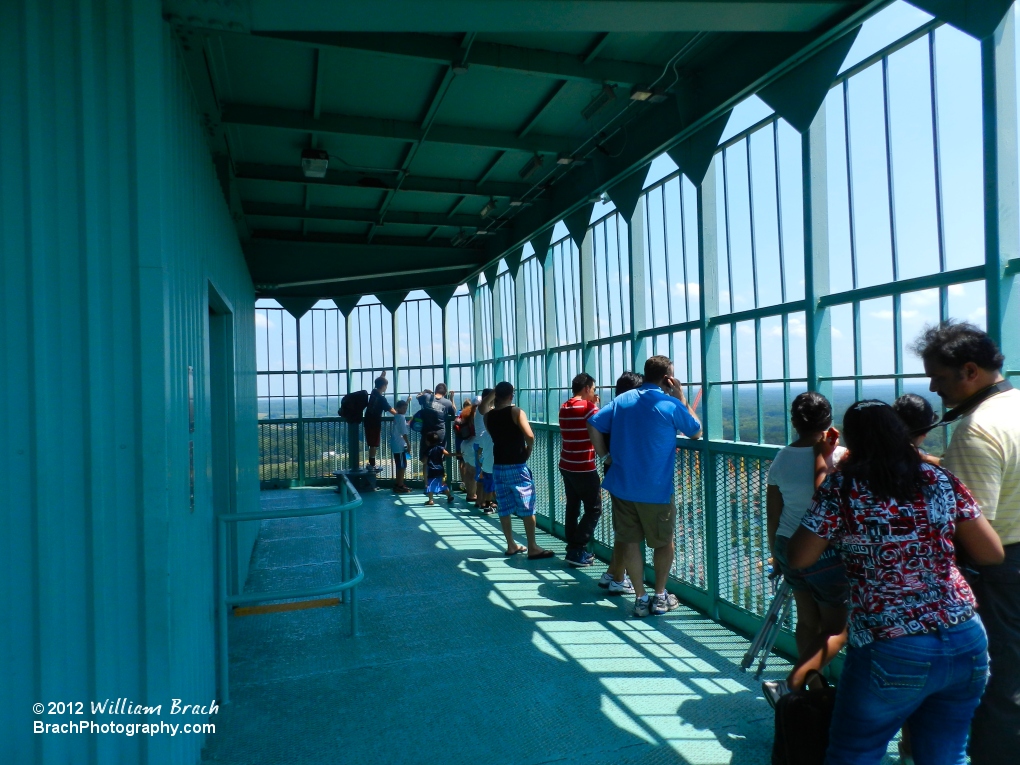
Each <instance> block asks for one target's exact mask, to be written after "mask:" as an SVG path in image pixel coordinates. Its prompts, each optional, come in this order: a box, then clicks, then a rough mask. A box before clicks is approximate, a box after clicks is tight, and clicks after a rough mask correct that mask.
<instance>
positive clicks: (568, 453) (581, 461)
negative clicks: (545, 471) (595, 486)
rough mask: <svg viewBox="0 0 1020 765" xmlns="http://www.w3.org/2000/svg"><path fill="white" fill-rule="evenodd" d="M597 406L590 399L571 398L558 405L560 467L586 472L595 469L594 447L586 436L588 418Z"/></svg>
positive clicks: (571, 471) (595, 410)
mask: <svg viewBox="0 0 1020 765" xmlns="http://www.w3.org/2000/svg"><path fill="white" fill-rule="evenodd" d="M598 410H599V408H598V407H597V406H595V404H594V403H593V402H591V401H584V400H583V399H579V398H572V399H570V400H568V401H567V402H566V403H565V404H564V405H563V406H561V407H560V435H561V436H562V438H563V448H562V450H561V452H560V469H561V470H566V471H567V472H568V473H587V472H589V471H591V470H594V469H595V447H594V446H592V445H591V439H590V438H588V418H589V417H591V416H592V415H593V414H595V412H597V411H598Z"/></svg>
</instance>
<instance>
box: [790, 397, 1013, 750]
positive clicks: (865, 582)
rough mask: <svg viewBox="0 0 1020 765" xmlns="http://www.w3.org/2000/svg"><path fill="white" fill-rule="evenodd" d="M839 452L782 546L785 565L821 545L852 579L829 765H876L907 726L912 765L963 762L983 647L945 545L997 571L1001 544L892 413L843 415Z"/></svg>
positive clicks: (875, 408) (816, 553)
mask: <svg viewBox="0 0 1020 765" xmlns="http://www.w3.org/2000/svg"><path fill="white" fill-rule="evenodd" d="M843 438H844V440H845V442H846V445H847V448H848V450H849V454H848V455H847V456H846V457H845V458H844V459H843V461H842V462H841V463H840V465H839V466H838V469H837V470H836V472H834V473H833V474H832V475H830V476H829V477H828V478H826V479H825V481H824V483H823V484H822V485H821V487H820V488H819V490H818V492H817V493H816V494H815V500H814V503H813V504H812V506H811V508H810V509H809V510H808V512H807V514H806V515H805V516H804V519H803V520H802V521H801V527H800V528H799V529H798V530H797V532H796V533H795V534H794V536H793V538H792V539H791V540H790V545H789V559H790V564H791V565H793V566H795V567H798V568H804V567H807V566H810V565H812V564H813V563H814V562H815V561H816V560H818V558H819V557H820V556H821V554H822V553H823V552H824V551H825V549H826V548H827V547H828V546H829V545H830V544H831V545H833V546H834V547H835V548H836V550H837V551H838V552H839V554H840V557H841V558H842V559H843V563H844V565H845V566H846V571H847V578H848V579H849V581H850V639H849V648H848V650H847V660H846V663H845V665H844V667H843V673H842V675H841V677H840V683H839V687H838V689H837V692H836V706H835V709H834V711H833V715H832V726H831V728H830V732H829V749H828V752H827V754H826V764H827V765H844V763H846V764H850V763H852V764H853V765H864V764H865V763H867V764H869V765H878V763H879V762H880V761H881V759H882V757H883V755H884V754H885V751H886V747H887V745H888V743H889V741H890V740H891V739H892V737H893V736H894V735H895V734H896V731H898V730H899V729H900V728H901V727H902V726H903V724H904V723H906V722H909V725H910V731H911V734H912V740H913V749H914V761H915V762H916V763H917V765H934V764H935V763H938V764H939V765H941V764H943V763H945V765H963V763H965V762H966V751H965V750H966V742H967V730H968V728H969V726H970V721H971V718H972V717H973V715H974V710H975V708H976V707H977V705H978V702H979V701H980V699H981V694H982V693H983V692H984V688H985V684H986V682H987V678H988V651H987V638H986V635H985V629H984V626H983V625H982V624H981V620H980V618H979V617H978V615H977V613H976V612H975V610H974V596H973V594H972V593H971V590H970V587H968V585H967V583H966V582H965V581H964V579H963V577H962V576H961V574H960V572H959V570H958V569H957V567H956V556H955V545H956V544H957V543H959V544H961V545H962V546H963V549H964V551H965V552H966V553H967V554H968V555H969V556H970V557H971V558H972V559H974V560H975V561H976V562H979V563H989V564H992V563H996V562H998V561H1001V560H1002V558H1003V550H1002V544H1001V542H1000V541H999V539H998V537H997V536H996V534H995V532H994V531H993V530H992V527H991V525H990V524H989V523H988V521H987V520H986V519H985V518H984V517H983V516H982V515H981V511H980V510H979V509H978V507H977V505H976V504H975V502H974V498H973V497H972V496H971V494H970V492H969V491H967V489H966V487H964V486H963V484H962V483H960V481H958V480H957V479H956V477H955V476H953V475H952V474H951V473H949V472H948V471H946V470H944V469H942V468H940V467H936V466H934V465H930V464H927V463H924V462H922V461H921V458H920V455H919V454H918V453H917V449H915V448H914V445H913V443H912V442H911V439H910V433H909V431H908V430H907V428H906V426H905V425H904V424H903V422H902V421H901V420H900V418H899V417H898V416H897V415H896V413H895V412H894V411H893V409H892V407H890V406H889V405H888V404H885V403H883V402H881V401H858V402H857V403H855V404H854V405H853V406H851V407H850V408H849V409H848V410H847V412H846V415H845V416H844V418H843Z"/></svg>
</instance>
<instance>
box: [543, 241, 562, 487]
mask: <svg viewBox="0 0 1020 765" xmlns="http://www.w3.org/2000/svg"><path fill="white" fill-rule="evenodd" d="M542 279H543V284H544V289H543V290H542V294H543V297H544V298H545V304H544V305H543V307H542V308H543V310H544V311H545V411H546V412H548V413H549V421H550V422H552V421H553V416H554V412H555V411H557V407H556V404H555V399H554V398H553V391H552V389H553V388H556V387H558V386H559V385H560V381H559V379H558V372H557V369H556V354H555V353H553V352H552V351H550V350H549V349H550V348H555V347H556V345H557V342H556V271H555V267H554V265H553V260H552V258H551V257H546V259H545V261H544V262H543V263H542ZM552 486H553V484H550V496H552Z"/></svg>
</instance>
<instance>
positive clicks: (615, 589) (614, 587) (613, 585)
mask: <svg viewBox="0 0 1020 765" xmlns="http://www.w3.org/2000/svg"><path fill="white" fill-rule="evenodd" d="M607 588H608V590H609V592H608V593H607V594H609V595H633V594H634V585H633V584H632V583H631V581H630V577H629V576H624V577H623V581H622V582H617V581H615V580H614V579H613V578H612V577H610V578H609V584H608V585H607Z"/></svg>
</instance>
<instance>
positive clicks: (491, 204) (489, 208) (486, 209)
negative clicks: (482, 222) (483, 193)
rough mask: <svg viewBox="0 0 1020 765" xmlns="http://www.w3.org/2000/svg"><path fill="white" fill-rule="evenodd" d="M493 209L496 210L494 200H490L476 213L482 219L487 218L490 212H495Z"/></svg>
mask: <svg viewBox="0 0 1020 765" xmlns="http://www.w3.org/2000/svg"><path fill="white" fill-rule="evenodd" d="M495 209H496V200H495V199H490V200H489V201H488V203H487V204H486V205H485V207H483V208H482V210H481V212H480V213H478V214H479V215H481V216H482V217H483V218H488V217H489V216H490V215H491V214H492V211H493V210H495Z"/></svg>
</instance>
